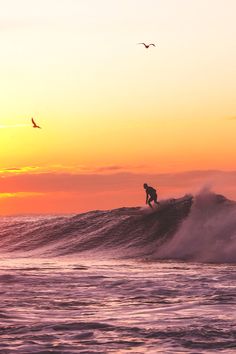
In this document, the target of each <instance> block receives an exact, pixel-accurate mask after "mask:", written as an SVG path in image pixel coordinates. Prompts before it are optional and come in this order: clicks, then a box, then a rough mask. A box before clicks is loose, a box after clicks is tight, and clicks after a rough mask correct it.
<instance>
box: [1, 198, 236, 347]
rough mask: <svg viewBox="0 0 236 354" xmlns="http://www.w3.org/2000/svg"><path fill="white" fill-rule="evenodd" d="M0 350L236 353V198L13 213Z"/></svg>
mask: <svg viewBox="0 0 236 354" xmlns="http://www.w3.org/2000/svg"><path fill="white" fill-rule="evenodd" d="M0 222H1V230H0V249H1V251H0V256H1V259H0V300H1V307H0V353H1V354H2V353H3V354H8V353H22V354H27V353H34V354H39V353H40V354H46V353H54V354H57V353H58V354H59V353H63V354H66V353H68V354H69V353H84V354H85V353H86V354H88V353H97V354H98V353H119V354H121V353H151V354H152V353H153V354H154V353H195V354H196V353H235V352H236V306H235V305H236V271H235V269H236V268H235V262H236V248H235V247H236V203H235V202H232V201H229V200H227V199H225V198H224V197H222V196H219V195H215V194H213V193H208V192H207V193H202V194H199V195H198V196H196V197H194V198H192V197H191V196H186V197H184V198H180V199H177V200H167V201H163V202H162V203H161V206H160V207H159V208H158V209H156V210H153V211H152V210H149V209H143V208H138V207H137V208H120V209H115V210H110V211H92V212H89V213H84V214H79V215H70V216H60V217H59V216H19V217H4V218H1V220H0Z"/></svg>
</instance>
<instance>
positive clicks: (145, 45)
mask: <svg viewBox="0 0 236 354" xmlns="http://www.w3.org/2000/svg"><path fill="white" fill-rule="evenodd" d="M138 44H143V45H144V47H145V48H146V49H148V48H149V47H150V45H153V47H155V44H154V43H150V44H146V43H138Z"/></svg>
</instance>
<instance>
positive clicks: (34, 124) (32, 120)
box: [31, 118, 41, 129]
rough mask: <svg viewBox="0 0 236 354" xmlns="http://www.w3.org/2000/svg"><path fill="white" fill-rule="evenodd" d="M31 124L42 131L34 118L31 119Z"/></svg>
mask: <svg viewBox="0 0 236 354" xmlns="http://www.w3.org/2000/svg"><path fill="white" fill-rule="evenodd" d="M31 122H32V123H33V128H39V129H41V127H40V126H38V125H37V124H36V123H35V121H34V118H31Z"/></svg>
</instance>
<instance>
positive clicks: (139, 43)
mask: <svg viewBox="0 0 236 354" xmlns="http://www.w3.org/2000/svg"><path fill="white" fill-rule="evenodd" d="M137 44H143V45H145V46H146V44H145V43H137Z"/></svg>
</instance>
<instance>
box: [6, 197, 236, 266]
mask: <svg viewBox="0 0 236 354" xmlns="http://www.w3.org/2000/svg"><path fill="white" fill-rule="evenodd" d="M0 249H1V253H2V254H8V255H9V254H10V255H12V254H13V253H14V257H15V256H24V257H25V256H37V257H58V256H76V257H77V256H79V255H80V256H84V257H87V256H92V257H94V256H96V257H99V256H101V257H112V258H124V257H125V258H141V259H147V260H151V261H154V260H159V259H179V260H191V261H199V262H216V263H217V262H236V202H233V201H230V200H228V199H226V198H225V197H223V196H220V195H217V194H214V193H211V192H209V191H203V192H201V193H199V194H198V195H196V196H195V197H192V196H190V195H187V196H184V197H183V198H179V199H169V200H166V201H162V202H161V204H160V206H159V207H158V208H157V209H155V210H149V209H147V208H140V207H133V208H119V209H113V210H109V211H99V210H96V211H91V212H88V213H83V214H78V215H71V216H57V217H56V216H38V217H36V216H28V217H3V218H2V219H1V231H0Z"/></svg>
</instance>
